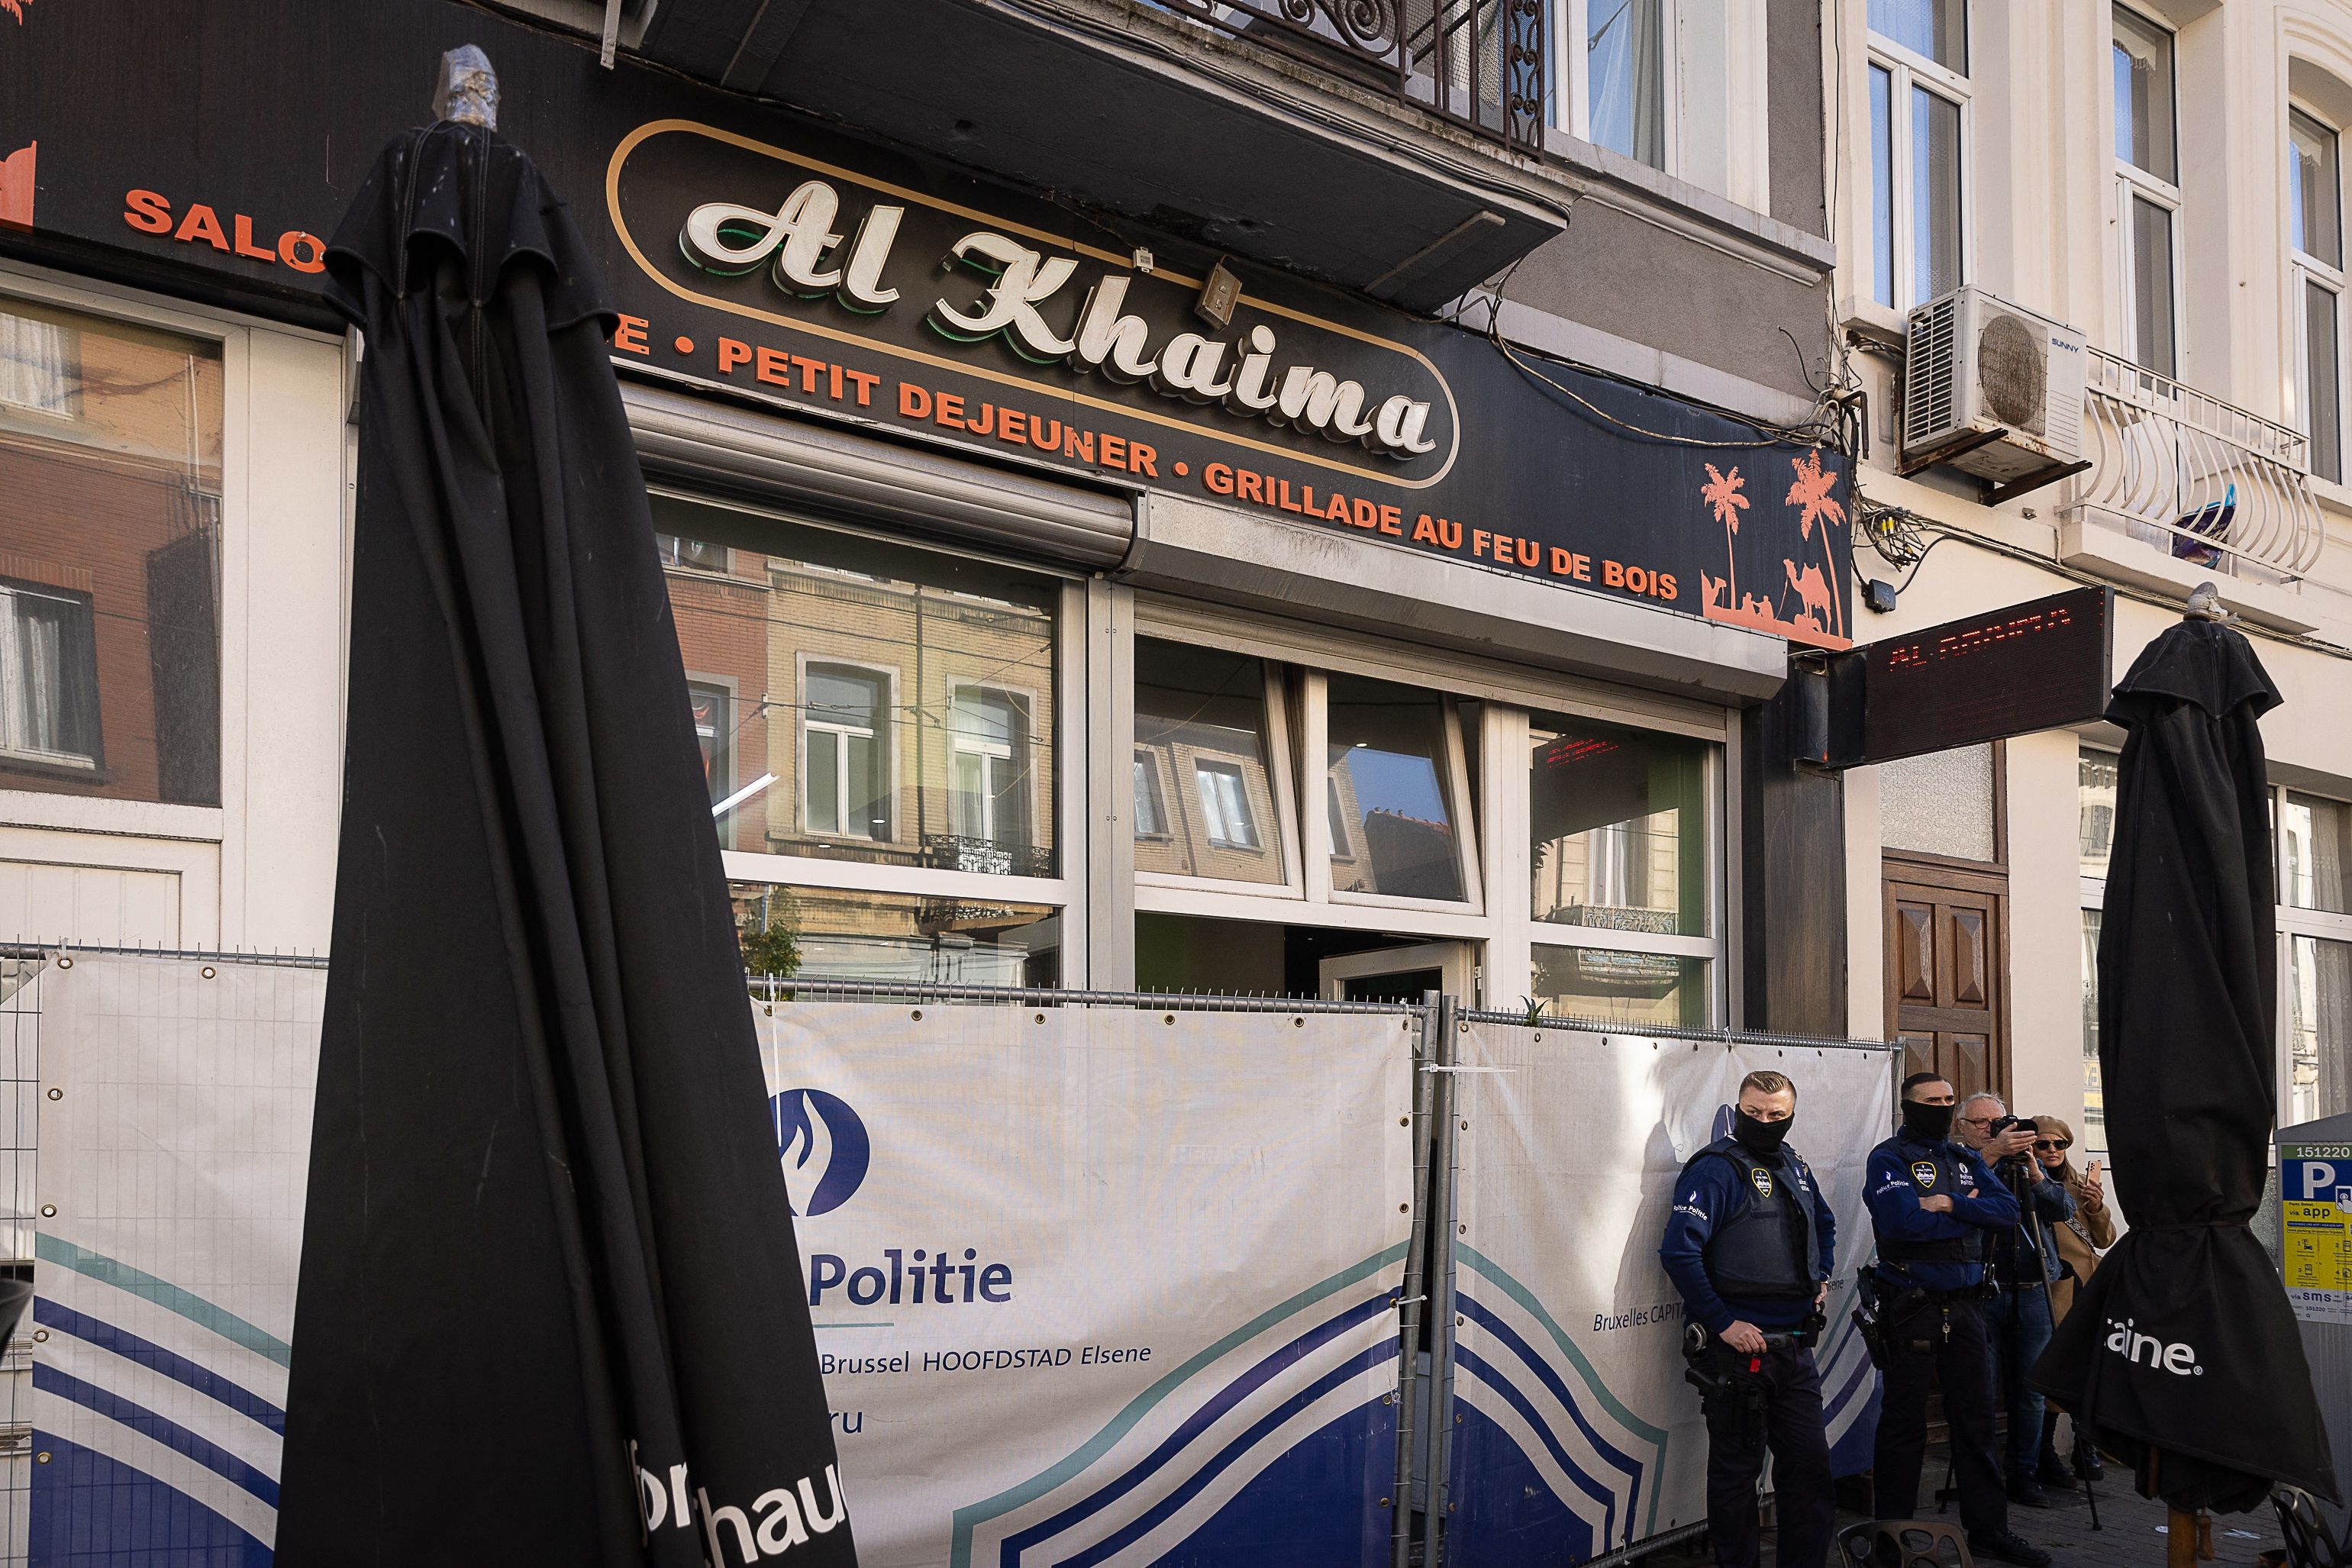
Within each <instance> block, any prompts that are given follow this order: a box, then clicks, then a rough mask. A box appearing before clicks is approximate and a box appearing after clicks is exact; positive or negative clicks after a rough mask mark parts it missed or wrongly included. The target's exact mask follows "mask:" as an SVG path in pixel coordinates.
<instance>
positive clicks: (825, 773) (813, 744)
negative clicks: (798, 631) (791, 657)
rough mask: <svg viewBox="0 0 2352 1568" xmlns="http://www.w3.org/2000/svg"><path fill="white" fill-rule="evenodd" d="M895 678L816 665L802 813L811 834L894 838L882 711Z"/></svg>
mask: <svg viewBox="0 0 2352 1568" xmlns="http://www.w3.org/2000/svg"><path fill="white" fill-rule="evenodd" d="M888 689H889V680H888V678H887V677H886V676H883V675H881V674H878V673H877V672H876V671H873V670H865V669H858V668H853V667H851V666H848V665H838V664H812V665H810V666H809V667H808V678H807V682H806V687H805V690H806V693H807V695H806V697H805V699H804V700H803V704H802V714H803V729H804V730H805V731H806V734H807V741H806V744H807V753H808V761H807V771H806V772H805V773H803V775H802V776H803V781H804V783H805V784H806V789H805V792H804V793H803V797H802V798H803V803H804V804H803V808H802V815H803V819H804V821H805V822H806V824H807V826H808V830H809V831H810V832H811V833H826V834H834V835H836V836H838V837H844V838H879V839H887V838H888V837H890V811H889V800H888V795H887V785H886V784H885V781H886V780H887V777H888V773H889V767H888V764H887V760H886V759H885V756H884V748H885V746H886V745H887V742H886V740H885V739H884V737H885V735H886V733H887V731H885V730H884V728H883V719H882V713H883V709H884V707H885V706H886V696H885V694H886V693H887V690H888Z"/></svg>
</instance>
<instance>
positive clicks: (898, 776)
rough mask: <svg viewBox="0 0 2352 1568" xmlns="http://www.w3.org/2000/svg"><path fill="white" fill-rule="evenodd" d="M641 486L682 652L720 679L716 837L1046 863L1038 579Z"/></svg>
mask: <svg viewBox="0 0 2352 1568" xmlns="http://www.w3.org/2000/svg"><path fill="white" fill-rule="evenodd" d="M653 500H654V521H655V527H656V530H657V531H658V532H657V533H656V544H657V546H658V549H659V552H660V554H661V557H662V560H663V563H664V569H665V574H666V576H667V580H668V585H669V593H670V604H671V607H672V610H673V613H674V615H675V616H676V619H677V633H678V644H679V647H680V650H681V652H682V653H683V654H684V656H685V662H686V667H687V668H688V669H689V670H692V671H694V672H695V673H696V676H697V678H698V679H702V680H704V681H706V682H707V683H709V684H712V685H718V684H720V683H724V684H725V686H726V687H727V688H728V689H730V690H731V691H732V692H733V694H734V700H733V701H732V702H731V703H730V704H728V710H729V714H730V725H729V733H728V734H727V735H726V736H725V737H724V738H723V739H721V738H719V737H713V739H712V741H711V742H709V744H710V745H711V747H712V749H713V753H714V754H724V755H726V756H728V757H729V758H730V762H731V767H732V773H733V775H734V777H735V778H736V779H737V780H738V781H739V782H738V784H737V785H736V789H737V791H738V792H742V793H743V798H742V799H740V801H738V803H737V804H736V805H735V806H734V807H733V808H731V810H730V812H729V814H728V816H729V818H730V821H729V822H728V823H725V824H722V825H721V830H722V833H725V834H730V835H731V840H732V841H731V843H730V844H729V846H728V847H731V848H734V849H738V850H745V851H751V852H758V853H765V854H773V855H793V856H813V857H816V858H824V859H835V860H858V861H866V862H870V863H874V864H880V865H891V866H904V867H923V868H932V869H940V870H950V871H964V872H977V873H982V874H986V875H992V876H1024V877H1052V876H1054V875H1056V874H1057V867H1058V858H1057V854H1056V850H1055V832H1054V822H1055V799H1056V784H1055V779H1056V772H1055V744H1056V734H1057V731H1056V725H1055V714H1056V712H1057V710H1058V708H1057V704H1058V700H1059V691H1060V686H1059V679H1058V671H1057V669H1056V663H1055V634H1056V618H1055V617H1056V606H1057V605H1058V603H1059V599H1060V593H1061V589H1060V585H1059V584H1056V583H1055V582H1054V581H1052V580H1050V579H1048V578H1045V577H1040V576H1036V575H1034V574H1028V573H1024V572H1019V571H1016V570H1013V569H1012V568H1010V567H1004V566H999V565H996V564H994V563H989V562H982V561H975V560H971V559H969V558H966V557H963V556H958V555H951V554H948V553H946V552H932V551H929V550H924V549H920V548H918V547H915V546H912V545H909V544H907V543H904V542H897V541H886V540H880V539H875V538H870V537H867V536H865V535H861V534H856V533H851V532H847V531H835V530H831V529H825V528H820V527H816V526H814V525H810V524H803V523H798V522H791V521H782V520H780V519H776V518H772V517H767V516H763V515H761V514H757V513H752V512H747V511H741V510H735V509H733V508H729V507H721V506H716V505H710V504H707V503H704V502H700V501H695V500H687V499H685V498H682V497H677V496H669V495H659V494H657V495H656V496H655V497H654V498H653ZM763 779H764V780H766V781H767V782H766V783H765V784H761V780H763ZM722 841H724V840H722Z"/></svg>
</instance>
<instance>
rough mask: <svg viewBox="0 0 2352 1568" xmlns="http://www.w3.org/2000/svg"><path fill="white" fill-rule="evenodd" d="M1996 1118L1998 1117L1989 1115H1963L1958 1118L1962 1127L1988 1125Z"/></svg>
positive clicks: (1996, 1119)
mask: <svg viewBox="0 0 2352 1568" xmlns="http://www.w3.org/2000/svg"><path fill="white" fill-rule="evenodd" d="M1998 1120H1999V1118H1997V1117H1991V1116H1963V1117H1961V1118H1960V1119H1959V1122H1960V1125H1961V1126H1963V1127H1990V1126H1991V1125H1992V1124H1993V1122H1994V1121H1998Z"/></svg>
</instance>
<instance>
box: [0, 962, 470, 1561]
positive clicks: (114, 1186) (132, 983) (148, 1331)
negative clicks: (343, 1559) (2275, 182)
mask: <svg viewBox="0 0 2352 1568" xmlns="http://www.w3.org/2000/svg"><path fill="white" fill-rule="evenodd" d="M326 984H327V973H326V971H325V969H324V968H322V967H308V968H306V967H294V966H289V965H286V964H270V963H230V962H227V961H226V960H195V959H179V958H162V957H153V958H148V957H137V956H131V955H122V954H113V955H109V954H99V953H77V954H71V955H65V956H59V957H56V958H53V959H51V960H49V961H48V962H47V963H46V964H45V965H44V967H43V968H42V970H41V972H40V973H39V974H38V975H37V978H36V979H34V980H33V981H32V982H31V983H30V984H28V985H27V986H26V988H25V989H24V990H22V991H20V992H18V993H17V994H16V995H15V996H13V997H10V998H8V1000H7V1002H6V1003H5V1007H6V1010H7V1011H8V1012H9V1013H12V1014H13V1015H14V1016H13V1017H10V1018H6V1019H5V1020H0V1022H5V1023H9V1024H13V1025H14V1027H13V1028H12V1029H10V1030H8V1031H7V1032H6V1034H5V1038H6V1039H7V1040H8V1041H9V1043H10V1045H11V1047H13V1049H14V1052H15V1061H14V1063H13V1065H10V1066H7V1067H6V1068H5V1075H6V1077H7V1078H9V1079H16V1083H15V1085H14V1086H13V1087H14V1088H15V1089H16V1091H17V1092H18V1093H29V1092H31V1091H32V1089H33V1086H34V1084H35V1083H36V1082H37V1084H38V1085H39V1098H38V1099H37V1100H35V1101H34V1102H33V1103H34V1105H36V1106H37V1107H38V1110H39V1119H40V1120H39V1132H38V1153H37V1170H38V1181H37V1191H38V1193H39V1197H40V1204H39V1215H38V1217H37V1220H36V1221H35V1225H36V1233H35V1235H34V1237H32V1242H33V1247H34V1256H35V1259H36V1261H35V1265H34V1270H33V1279H34V1287H35V1290H34V1297H33V1304H32V1309H31V1311H30V1312H29V1313H28V1314H27V1318H26V1321H25V1322H24V1323H23V1324H21V1325H20V1327H19V1329H18V1332H20V1333H23V1334H26V1335H28V1336H29V1337H30V1338H31V1339H32V1340H33V1367H32V1384H33V1391H32V1400H31V1405H30V1409H31V1415H32V1425H33V1438H32V1449H33V1452H32V1456H31V1458H32V1464H31V1487H30V1490H31V1494H32V1495H31V1504H30V1519H29V1531H30V1539H29V1542H27V1543H26V1550H27V1560H28V1561H29V1562H30V1563H33V1564H34V1565H35V1568H39V1565H40V1564H43V1563H59V1564H62V1563H74V1564H76V1565H78V1568H100V1565H103V1564H109V1563H121V1564H123V1565H125V1568H128V1565H130V1564H132V1563H150V1562H157V1561H164V1560H168V1561H172V1562H187V1563H196V1562H203V1563H248V1564H266V1563H268V1561H269V1548H270V1546H271V1544H272V1542H274V1540H275V1538H276V1534H277V1509H278V1457H279V1451H280V1445H281V1442H282V1440H283V1437H284V1434H285V1415H284V1405H285V1400H286V1373H287V1367H288V1364H289V1361H290V1351H289V1344H288V1342H289V1340H290V1338H291V1337H292V1332H293V1322H294V1286H295V1279H296V1270H297V1264H298V1261H299V1258H298V1254H299V1250H300V1247H301V1242H302V1197H303V1186H304V1183H305V1180H306V1178H307V1177H308V1174H309V1168H310V1114H311V1101H312V1090H313V1087H314V1083H315V1080H316V1078H317V1072H318V1061H319V1018H320V1006H321V1005H322V1003H323V1002H324V999H325V994H326ZM36 1074H37V1078H36ZM21 1115H23V1113H22V1112H20V1116H21ZM21 1124H22V1123H21V1122H20V1125H21ZM20 1212H21V1211H20ZM20 1245H21V1243H20ZM14 1256H17V1257H22V1256H23V1253H22V1252H21V1251H19V1252H17V1253H16V1254H15V1255H14ZM16 1409H17V1410H18V1411H19V1412H22V1411H24V1410H25V1409H26V1404H25V1402H24V1401H23V1399H22V1397H21V1395H20V1397H19V1398H18V1400H17V1402H16ZM458 1418H462V1413H460V1415H459V1417H458ZM19 1419H22V1416H21V1415H20V1416H19ZM22 1462H23V1461H22V1460H17V1461H15V1463H22ZM19 1484H21V1482H20V1483H19Z"/></svg>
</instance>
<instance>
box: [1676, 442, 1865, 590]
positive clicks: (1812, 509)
mask: <svg viewBox="0 0 2352 1568" xmlns="http://www.w3.org/2000/svg"><path fill="white" fill-rule="evenodd" d="M1789 466H1790V468H1794V469H1795V470H1796V473H1797V478H1796V480H1795V482H1794V483H1792V484H1790V486H1789V497H1788V502H1787V504H1788V505H1790V506H1793V507H1796V508H1798V509H1799V511H1798V514H1797V531H1798V532H1799V533H1800V534H1801V535H1802V536H1803V537H1804V538H1806V539H1811V538H1812V536H1813V524H1814V523H1816V522H1819V523H1821V524H1822V559H1823V560H1825V561H1827V562H1829V563H1830V564H1831V569H1832V571H1834V570H1835V569H1836V562H1837V553H1836V552H1835V551H1834V550H1833V549H1832V548H1831V546H1830V538H1829V531H1830V529H1831V528H1832V527H1833V526H1843V524H1844V522H1845V507H1844V505H1843V503H1842V502H1840V501H1839V500H1837V499H1836V498H1834V497H1833V496H1832V495H1831V494H1830V492H1831V491H1832V490H1833V489H1836V488H1837V482H1838V476H1837V472H1836V470H1834V469H1829V470H1824V469H1823V468H1822V454H1821V449H1820V448H1819V447H1815V448H1814V449H1813V450H1811V451H1810V452H1807V453H1806V454H1805V455H1804V456H1803V457H1801V458H1790V461H1789ZM1708 471H1709V472H1710V473H1711V472H1713V471H1714V470H1712V469H1709V470H1708ZM1807 570H1808V571H1809V572H1810V571H1811V567H1808V568H1807ZM1791 573H1792V576H1793V568H1792V569H1791ZM1824 586H1826V584H1824ZM1822 607H1823V608H1824V609H1825V610H1827V611H1828V614H1827V615H1826V616H1824V617H1823V618H1824V619H1825V620H1831V621H1837V622H1841V623H1842V622H1843V620H1844V616H1842V615H1840V614H1839V613H1838V606H1837V601H1836V598H1835V596H1834V595H1831V596H1830V597H1829V601H1828V603H1827V604H1825V605H1823V606H1822ZM1824 629H1825V630H1828V631H1830V632H1831V633H1832V634H1833V635H1835V636H1838V637H1843V636H1844V635H1845V627H1844V626H1843V625H1842V624H1841V625H1836V626H1827V627H1825V628H1824Z"/></svg>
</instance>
